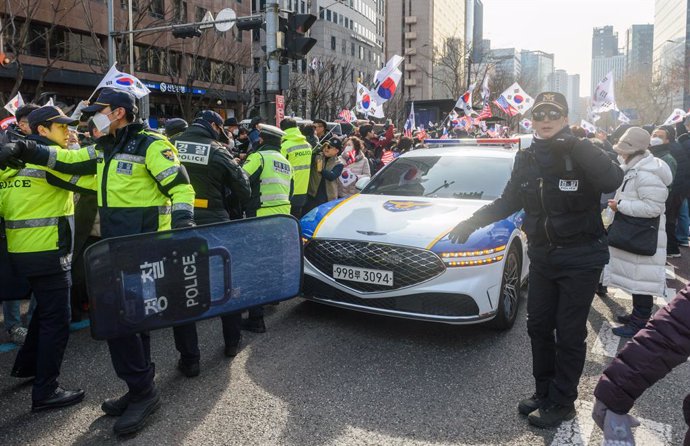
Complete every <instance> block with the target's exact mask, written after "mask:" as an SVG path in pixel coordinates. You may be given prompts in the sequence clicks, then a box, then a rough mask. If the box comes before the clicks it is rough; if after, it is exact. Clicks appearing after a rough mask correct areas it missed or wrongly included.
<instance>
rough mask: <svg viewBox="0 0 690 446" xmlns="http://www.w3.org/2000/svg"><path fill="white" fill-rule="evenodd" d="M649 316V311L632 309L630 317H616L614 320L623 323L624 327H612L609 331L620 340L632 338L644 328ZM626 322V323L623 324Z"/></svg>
mask: <svg viewBox="0 0 690 446" xmlns="http://www.w3.org/2000/svg"><path fill="white" fill-rule="evenodd" d="M650 316H651V310H650V311H645V310H640V309H639V308H634V309H633V312H632V314H631V315H629V316H627V315H626V316H618V317H617V318H616V319H617V320H618V321H619V322H623V323H624V324H625V325H621V326H620V327H614V328H612V329H611V331H612V332H613V334H615V335H616V336H620V337H621V338H632V337H633V336H635V335H636V334H637V332H638V331H640V330H642V328H644V326H645V325H646V324H647V321H648V320H649V318H650ZM626 320H627V322H624V321H626Z"/></svg>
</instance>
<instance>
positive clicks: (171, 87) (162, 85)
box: [144, 81, 206, 95]
mask: <svg viewBox="0 0 690 446" xmlns="http://www.w3.org/2000/svg"><path fill="white" fill-rule="evenodd" d="M144 85H146V86H147V87H149V89H151V90H158V91H160V92H161V93H170V94H175V93H182V94H188V93H191V94H197V95H204V94H206V90H204V89H203V88H195V87H192V88H188V87H187V86H186V85H178V84H168V83H166V82H149V81H144Z"/></svg>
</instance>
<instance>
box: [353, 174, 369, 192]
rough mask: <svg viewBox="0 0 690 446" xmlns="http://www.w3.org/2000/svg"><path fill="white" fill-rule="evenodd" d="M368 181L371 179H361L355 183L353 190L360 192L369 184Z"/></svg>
mask: <svg viewBox="0 0 690 446" xmlns="http://www.w3.org/2000/svg"><path fill="white" fill-rule="evenodd" d="M369 181H371V177H362V178H360V179H359V180H357V183H355V188H356V189H357V190H362V189H364V188H365V187H366V186H367V184H369Z"/></svg>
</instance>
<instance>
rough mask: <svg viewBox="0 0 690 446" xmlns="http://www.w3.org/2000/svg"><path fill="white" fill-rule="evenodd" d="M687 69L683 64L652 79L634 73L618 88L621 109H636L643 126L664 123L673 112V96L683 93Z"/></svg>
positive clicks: (669, 67)
mask: <svg viewBox="0 0 690 446" xmlns="http://www.w3.org/2000/svg"><path fill="white" fill-rule="evenodd" d="M685 75H686V74H685V67H684V66H683V63H682V62H681V61H677V62H674V63H672V64H669V65H667V66H665V67H664V70H663V72H662V71H659V72H657V73H655V75H654V76H652V79H651V80H650V79H649V77H648V76H644V75H639V74H632V75H630V76H626V77H624V78H623V80H622V81H620V82H619V83H618V85H617V88H616V102H617V105H618V106H619V108H622V109H635V110H636V111H637V115H638V121H639V123H640V124H654V123H661V122H664V120H665V119H666V118H667V117H668V116H669V115H670V114H671V112H672V111H673V102H674V97H675V96H677V95H679V94H682V91H683V86H684V77H685Z"/></svg>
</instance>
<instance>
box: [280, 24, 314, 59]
mask: <svg viewBox="0 0 690 446" xmlns="http://www.w3.org/2000/svg"><path fill="white" fill-rule="evenodd" d="M314 22H316V16H315V15H313V14H290V15H289V16H288V19H287V26H286V29H285V53H286V54H285V56H286V57H287V58H288V59H304V58H305V57H306V56H307V53H308V52H309V50H311V49H312V48H313V47H314V45H316V39H314V38H312V37H306V36H305V35H304V34H305V33H306V32H307V31H309V28H311V26H312V25H313V24H314Z"/></svg>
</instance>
